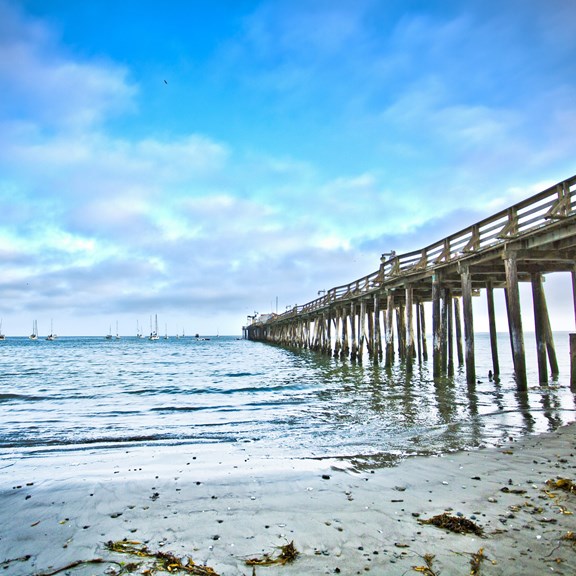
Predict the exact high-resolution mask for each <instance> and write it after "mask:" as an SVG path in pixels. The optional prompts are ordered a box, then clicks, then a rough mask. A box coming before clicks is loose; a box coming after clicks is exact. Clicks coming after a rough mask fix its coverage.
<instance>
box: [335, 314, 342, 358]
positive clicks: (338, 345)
mask: <svg viewBox="0 0 576 576" xmlns="http://www.w3.org/2000/svg"><path fill="white" fill-rule="evenodd" d="M341 315H342V311H341V309H340V308H336V309H335V310H334V358H339V357H340V349H341V348H342V343H341V342H340V317H341Z"/></svg>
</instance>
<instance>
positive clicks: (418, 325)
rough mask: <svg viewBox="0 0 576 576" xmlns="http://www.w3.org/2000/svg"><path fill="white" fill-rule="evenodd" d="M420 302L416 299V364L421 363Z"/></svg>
mask: <svg viewBox="0 0 576 576" xmlns="http://www.w3.org/2000/svg"><path fill="white" fill-rule="evenodd" d="M421 313H422V310H421V308H420V302H419V301H416V348H417V350H418V364H421V363H422V324H421V319H420V314H421Z"/></svg>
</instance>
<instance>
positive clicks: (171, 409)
mask: <svg viewBox="0 0 576 576" xmlns="http://www.w3.org/2000/svg"><path fill="white" fill-rule="evenodd" d="M213 408H214V406H160V407H159V408H150V412H159V413H161V414H168V413H170V412H199V411H200V410H206V409H213Z"/></svg>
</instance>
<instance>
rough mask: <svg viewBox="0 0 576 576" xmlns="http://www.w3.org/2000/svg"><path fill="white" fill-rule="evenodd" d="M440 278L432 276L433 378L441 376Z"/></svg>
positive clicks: (435, 274) (436, 275)
mask: <svg viewBox="0 0 576 576" xmlns="http://www.w3.org/2000/svg"><path fill="white" fill-rule="evenodd" d="M440 293H441V290H440V278H439V277H438V272H435V273H434V275H433V276H432V333H433V334H432V365H433V369H432V373H433V376H434V378H437V377H438V376H440V374H442V326H441V322H440Z"/></svg>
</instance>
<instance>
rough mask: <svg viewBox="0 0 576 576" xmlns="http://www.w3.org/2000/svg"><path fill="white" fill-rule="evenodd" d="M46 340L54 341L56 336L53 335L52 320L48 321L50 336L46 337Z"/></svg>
mask: <svg viewBox="0 0 576 576" xmlns="http://www.w3.org/2000/svg"><path fill="white" fill-rule="evenodd" d="M46 340H56V334H54V329H53V326H52V319H50V334H48V336H46Z"/></svg>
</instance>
